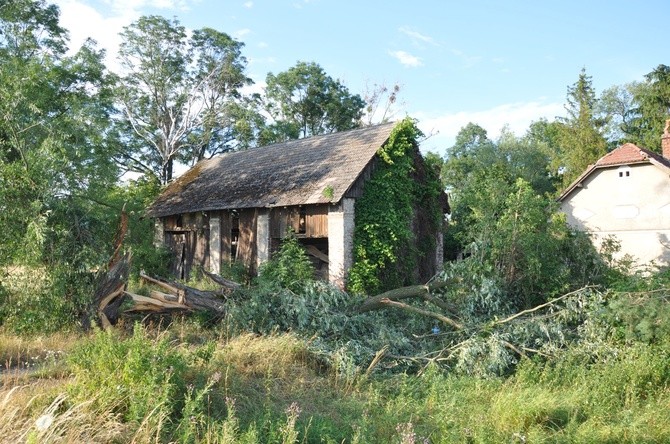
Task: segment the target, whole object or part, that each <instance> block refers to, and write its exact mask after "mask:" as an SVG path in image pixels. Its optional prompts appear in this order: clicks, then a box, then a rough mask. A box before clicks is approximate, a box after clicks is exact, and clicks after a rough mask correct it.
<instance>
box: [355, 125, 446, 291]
mask: <svg viewBox="0 0 670 444" xmlns="http://www.w3.org/2000/svg"><path fill="white" fill-rule="evenodd" d="M421 136H423V134H422V133H421V131H420V130H419V129H418V128H417V127H416V125H415V122H414V121H413V120H412V119H410V118H406V119H404V120H403V121H401V122H400V123H398V125H397V126H396V127H395V128H394V129H393V131H392V132H391V135H390V137H389V140H388V141H387V143H386V144H385V145H384V146H383V147H382V148H380V150H379V151H378V152H377V154H378V157H379V159H380V161H379V163H378V165H377V167H376V169H375V170H374V172H373V174H372V177H371V178H370V180H368V181H367V182H366V184H365V188H364V191H363V196H361V198H359V199H357V200H356V209H355V214H356V219H355V227H356V228H355V231H354V250H353V256H354V258H353V259H354V265H353V267H352V268H351V270H350V272H349V282H348V287H349V290H350V291H352V292H354V293H366V294H374V293H379V292H381V291H385V290H388V289H390V288H395V287H398V286H402V285H406V284H409V283H414V282H413V281H414V280H415V279H416V276H417V265H418V262H419V259H420V257H421V256H422V255H426V254H428V253H429V252H432V251H434V248H435V242H434V239H435V233H436V232H437V230H438V229H440V221H441V217H442V211H441V207H440V201H439V196H440V192H441V184H440V181H439V177H438V175H437V173H436V172H435V171H433V169H432V168H426V166H425V165H423V167H422V171H421V174H417V168H416V167H417V165H416V164H415V157H416V156H417V155H418V154H417V153H416V150H415V146H416V143H417V142H416V140H417V139H418V138H419V137H421ZM419 212H421V213H422V215H423V217H422V218H419V217H418V213H419ZM426 215H428V217H427V218H426V217H425V216H426ZM419 219H423V221H422V222H423V223H424V225H425V222H428V225H429V229H428V231H429V232H430V233H429V236H423V235H422V233H420V231H421V230H417V231H419V232H415V228H416V227H415V226H416V225H417V224H416V222H417V220H419ZM419 237H420V238H419Z"/></svg>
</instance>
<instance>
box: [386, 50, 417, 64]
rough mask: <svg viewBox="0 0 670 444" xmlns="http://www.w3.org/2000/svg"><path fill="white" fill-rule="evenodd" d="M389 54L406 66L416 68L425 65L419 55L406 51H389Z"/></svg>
mask: <svg viewBox="0 0 670 444" xmlns="http://www.w3.org/2000/svg"><path fill="white" fill-rule="evenodd" d="M389 54H390V55H391V56H393V57H395V58H396V59H397V60H398V61H399V62H400V63H402V64H403V65H405V66H411V67H413V68H416V67H417V66H422V65H423V62H422V61H421V59H420V58H419V57H417V56H414V55H412V54H410V53H408V52H405V51H389Z"/></svg>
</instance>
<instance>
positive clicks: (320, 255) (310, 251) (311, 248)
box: [305, 245, 330, 264]
mask: <svg viewBox="0 0 670 444" xmlns="http://www.w3.org/2000/svg"><path fill="white" fill-rule="evenodd" d="M305 250H306V251H307V253H308V254H311V255H312V256H314V257H316V258H318V259H320V260H321V261H323V262H325V263H327V264H328V263H330V262H329V261H328V255H326V254H324V253H323V252H322V251H321V250H319V249H318V248H316V247H315V246H314V245H306V246H305Z"/></svg>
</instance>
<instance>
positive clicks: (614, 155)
mask: <svg viewBox="0 0 670 444" xmlns="http://www.w3.org/2000/svg"><path fill="white" fill-rule="evenodd" d="M650 157H651V158H654V159H656V160H657V161H659V162H661V163H663V164H666V165H668V166H670V162H669V161H668V160H667V159H665V158H663V157H662V156H659V155H658V154H656V153H654V152H651V151H649V150H648V149H645V148H640V147H639V146H637V145H635V144H633V143H626V144H624V145H621V146H620V147H619V148H617V149H615V150H614V151H611V152H609V153H607V154H605V155H604V156H603V157H601V158H600V159H598V161H597V162H596V166H614V165H628V164H631V163H639V162H647V161H648V160H649V158H650Z"/></svg>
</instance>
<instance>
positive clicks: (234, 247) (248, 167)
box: [147, 123, 448, 286]
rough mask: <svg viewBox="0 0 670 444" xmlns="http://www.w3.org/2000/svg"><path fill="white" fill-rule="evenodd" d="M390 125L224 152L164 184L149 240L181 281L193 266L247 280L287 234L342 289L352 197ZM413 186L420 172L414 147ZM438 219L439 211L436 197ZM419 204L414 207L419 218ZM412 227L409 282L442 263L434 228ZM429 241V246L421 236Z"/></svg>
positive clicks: (349, 253)
mask: <svg viewBox="0 0 670 444" xmlns="http://www.w3.org/2000/svg"><path fill="white" fill-rule="evenodd" d="M395 126H396V124H395V123H388V124H381V125H376V126H371V127H367V128H363V129H357V130H352V131H346V132H339V133H333V134H328V135H321V136H314V137H309V138H305V139H299V140H292V141H288V142H284V143H278V144H274V145H269V146H264V147H259V148H254V149H250V150H246V151H238V152H232V153H227V154H223V155H221V156H217V157H215V158H212V159H209V160H204V161H201V162H199V163H197V164H196V165H195V166H194V167H193V168H191V169H190V170H189V171H187V172H186V173H185V174H183V175H182V176H181V177H179V178H178V179H176V180H175V181H174V182H172V183H170V184H169V185H168V186H167V187H166V188H165V189H164V191H163V192H162V193H161V194H160V196H159V197H158V198H157V199H156V200H155V201H154V203H153V204H152V205H151V206H150V207H149V208H148V209H147V215H148V216H150V217H152V218H154V220H155V240H156V243H157V244H159V245H160V244H164V245H166V246H167V247H168V248H169V249H170V250H171V251H172V252H173V264H172V271H173V272H174V273H175V275H177V276H178V277H181V278H188V276H189V274H190V273H191V271H192V269H193V268H194V267H197V266H201V267H203V268H205V269H208V270H210V271H212V272H214V273H218V272H220V270H221V267H222V265H223V264H230V263H241V264H243V265H244V267H246V269H247V270H248V271H249V272H250V273H251V274H254V273H256V272H257V270H258V267H259V265H260V264H262V263H263V262H264V261H267V260H268V259H270V258H271V256H272V253H273V252H274V251H276V250H277V249H278V248H279V246H280V243H281V240H282V239H283V238H284V237H286V236H287V235H289V234H290V233H293V234H294V235H295V236H296V237H297V238H298V240H299V241H300V243H301V244H302V245H303V246H304V247H305V249H306V251H307V253H308V254H309V255H310V257H311V259H312V262H313V263H314V265H315V269H316V270H317V273H318V275H319V276H320V277H321V278H323V279H327V280H329V281H331V282H333V283H335V284H337V285H340V286H343V285H344V284H345V282H346V278H347V272H348V270H349V269H350V267H351V266H352V263H353V260H354V255H353V245H354V233H355V227H356V211H357V199H359V198H360V197H361V196H362V195H363V193H364V190H365V186H366V182H367V181H368V180H369V179H370V178H371V176H372V175H373V173H374V171H375V169H376V167H377V165H378V164H379V162H380V161H381V160H380V157H379V155H378V152H379V151H380V149H381V148H382V147H383V146H384V144H385V143H387V141H388V140H389V137H390V135H391V133H392V131H393V129H394V127H395ZM410 155H411V157H412V162H413V163H414V164H415V165H416V168H414V167H413V171H414V172H413V173H412V176H413V179H414V180H418V181H421V180H424V179H425V172H426V166H425V163H424V159H423V157H422V156H421V154H420V152H419V150H418V146H417V144H416V143H415V141H414V142H413V149H412V153H411V154H410ZM439 202H440V212H441V213H442V214H443V213H445V212H447V211H448V203H447V200H446V195H444V193H440V196H439ZM419 207H420V204H417V205H416V208H417V212H420V208H419ZM425 219H426V218H425V217H420V215H417V216H416V217H413V218H412V220H411V221H408V222H409V224H410V225H411V229H412V231H413V232H415V233H417V235H416V236H415V237H416V239H414V241H415V242H416V243H422V245H426V244H428V245H430V246H431V251H430V252H429V254H423V257H422V258H421V259H420V260H419V263H417V264H416V267H415V268H416V270H414V271H413V275H414V278H415V279H423V280H425V279H428V278H429V277H430V276H432V275H433V274H434V273H435V272H436V270H437V269H438V268H439V266H440V265H441V264H442V232H441V231H442V230H441V224H440V229H435V228H431V229H430V230H428V229H427V228H426V227H423V226H421V225H422V224H423V225H425ZM426 236H429V237H430V239H429V242H428V243H426V239H422V237H426Z"/></svg>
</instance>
